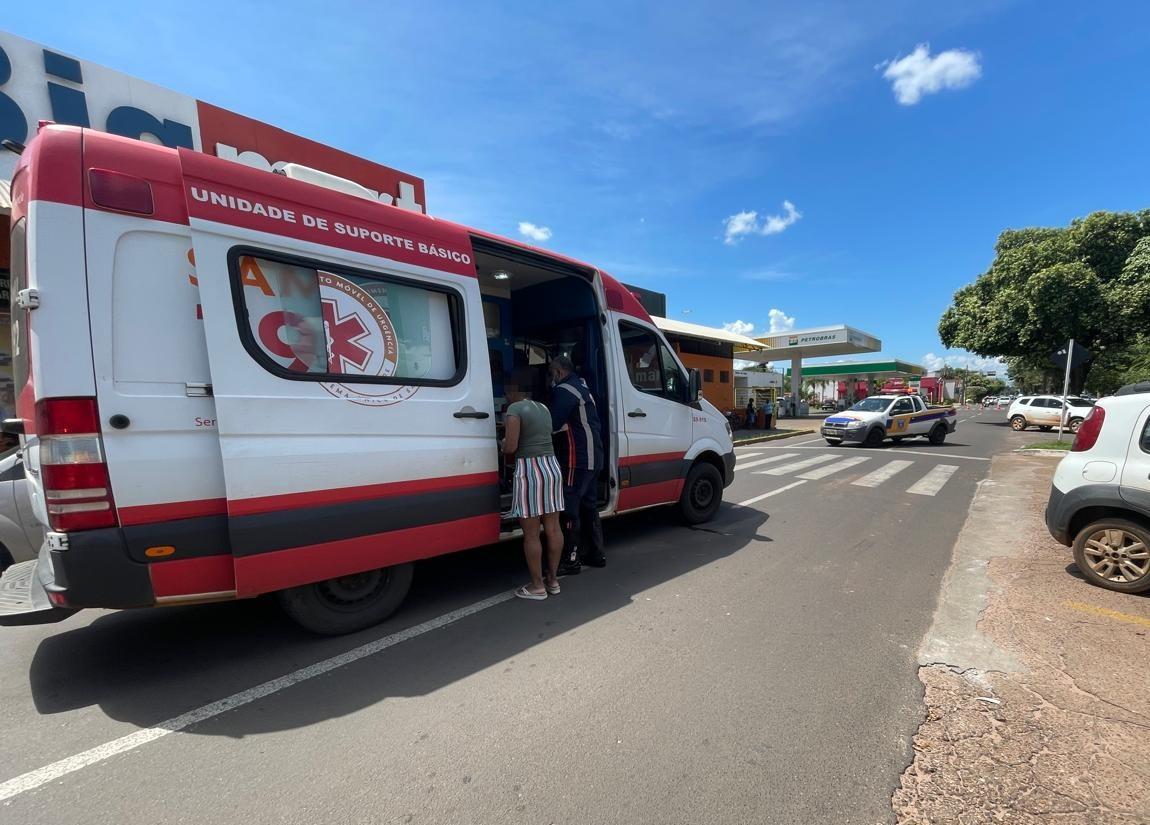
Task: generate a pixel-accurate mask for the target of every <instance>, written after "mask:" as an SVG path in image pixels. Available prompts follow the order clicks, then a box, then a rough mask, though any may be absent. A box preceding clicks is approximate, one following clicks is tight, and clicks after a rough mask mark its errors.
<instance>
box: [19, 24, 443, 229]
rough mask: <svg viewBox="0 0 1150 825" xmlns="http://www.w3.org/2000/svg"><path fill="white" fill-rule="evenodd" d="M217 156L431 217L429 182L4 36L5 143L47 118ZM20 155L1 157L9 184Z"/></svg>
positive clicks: (28, 132) (31, 130) (31, 131)
mask: <svg viewBox="0 0 1150 825" xmlns="http://www.w3.org/2000/svg"><path fill="white" fill-rule="evenodd" d="M42 120H47V121H52V122H54V123H66V124H70V125H73V126H85V127H88V128H91V129H98V130H100V131H103V132H111V133H112V134H115V135H123V136H125V137H130V138H136V139H139V140H145V141H148V142H150V143H157V144H161V145H163V146H171V147H173V148H174V147H180V146H182V147H185V148H188V149H194V150H196V151H198V152H207V153H208V154H213V155H217V156H218V157H222V158H227V159H229V160H233V161H236V162H237V163H243V164H246V165H248V166H252V167H255V168H257V169H264V170H267V171H272V170H273V169H275V168H276V167H277V166H278V165H282V164H285V163H297V164H300V165H303V166H310V167H312V168H314V169H319V170H321V171H323V172H327V173H328V174H332V175H338V176H339V177H341V178H346V179H348V180H351V181H354V182H355V183H358V184H359V185H360V186H362V187H364V188H365V189H367V190H369V191H370V192H371V194H372V196H373V197H375V198H376V199H377V200H379V201H380V202H382V203H387V204H393V205H395V206H399V207H401V208H403V209H408V210H411V211H413V212H425V211H427V210H426V196H425V190H424V183H423V179H422V178H419V177H416V176H415V175H411V174H408V173H407V172H401V171H399V170H398V169H392V168H391V167H390V166H384V165H382V164H379V163H374V162H372V161H369V160H366V159H364V158H360V157H356V156H355V155H352V154H350V153H348V152H344V151H341V150H339V149H336V148H334V147H331V146H325V145H323V144H322V143H317V142H316V141H314V140H309V139H308V138H305V137H300V136H299V135H294V134H292V133H291V132H286V131H284V130H283V129H278V128H276V127H275V126H270V125H268V124H266V123H262V122H260V121H258V120H254V119H252V118H250V117H245V116H244V115H240V114H236V113H235V112H230V111H228V110H227V109H221V108H219V107H218V106H212V105H211V104H209V103H204V102H203V101H201V100H196V99H195V98H191V97H188V96H186V95H182V94H179V93H178V92H173V91H171V90H169V89H164V88H161V87H159V86H156V85H154V84H152V83H147V82H145V81H143V80H138V79H136V78H134V77H130V76H128V75H125V74H121V73H120V72H116V71H113V70H111V69H109V68H106V67H104V66H100V65H98V64H95V63H91V62H89V61H87V60H80V59H79V58H75V57H71V56H69V55H66V54H63V53H61V52H58V51H56V50H54V49H50V48H48V47H46V46H42V45H40V44H38V43H33V42H32V41H30V40H25V39H24V38H22V37H16V36H15V35H12V34H8V33H7V32H0V139H6V140H12V141H15V142H16V143H26V142H27V141H28V140H30V139H31V137H32V136H33V135H35V133H36V128H37V124H38V123H39V122H40V121H42ZM15 166H16V156H15V155H14V154H13V153H11V152H0V178H2V179H4V180H8V179H10V178H11V177H12V172H13V170H14V169H15Z"/></svg>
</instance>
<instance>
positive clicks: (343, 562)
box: [235, 513, 499, 597]
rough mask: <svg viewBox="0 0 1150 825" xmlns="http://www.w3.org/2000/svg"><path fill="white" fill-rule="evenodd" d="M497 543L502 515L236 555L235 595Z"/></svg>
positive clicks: (251, 593) (349, 573)
mask: <svg viewBox="0 0 1150 825" xmlns="http://www.w3.org/2000/svg"><path fill="white" fill-rule="evenodd" d="M498 539H499V514H498V513H492V514H490V515H485V516H474V517H472V518H465V519H459V520H457V521H448V522H444V523H442V524H428V525H426V526H423V527H411V528H408V529H405V530H393V531H391V532H389V533H377V534H375V535H371V536H357V537H356V538H352V539H342V540H340V541H331V542H325V543H323V544H313V545H308V546H304V547H292V548H289V549H287V550H277V551H275V552H273V553H260V554H258V555H254V556H237V557H236V558H235V568H236V595H237V596H240V597H244V596H256V595H259V594H260V593H270V592H272V591H274V590H283V589H284V588H287V587H296V586H298V585H301V584H308V583H310V582H317V581H323V580H324V579H332V578H336V577H337V576H349V575H351V574H353V573H360V572H362V571H364V570H374V569H376V568H379V567H390V566H391V565H394V564H402V563H404V562H409V561H416V560H417V559H426V558H430V557H432V556H438V555H442V554H444V553H451V552H454V551H456V550H466V549H467V548H469V547H479V546H481V545H484V544H491V543H493V542H495V541H498Z"/></svg>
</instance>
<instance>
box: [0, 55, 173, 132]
mask: <svg viewBox="0 0 1150 825" xmlns="http://www.w3.org/2000/svg"><path fill="white" fill-rule="evenodd" d="M27 45H29V46H31V45H32V44H27ZM18 50H19V49H17V50H16V51H18ZM41 52H42V54H43V58H44V74H45V75H46V76H47V78H48V82H47V87H48V106H49V110H50V111H49V112H33V113H32V118H31V120H32V121H33V122H35V121H38V120H41V119H44V120H51V121H53V122H55V123H63V124H67V125H69V126H83V127H85V128H96V129H102V131H105V132H111V133H112V134H114V135H122V136H123V137H129V138H137V139H139V138H142V137H144V136H146V135H151V136H153V137H154V138H155V140H156V141H157V142H159V143H162V144H163V145H164V146H170V147H173V148H175V147H179V146H183V147H186V148H188V149H195V148H196V147H195V140H194V137H193V135H192V127H191V126H188V125H187V124H186V123H180V122H179V121H175V120H167V119H164V120H161V119H160V118H158V117H156V116H155V115H152V114H149V113H148V112H145V111H144V110H143V109H138V108H136V107H135V106H117V107H115V108H113V109H112V110H111V111H109V112H108V115H107V117H106V118H105V122H104V123H103V125H102V127H101V125H100V124H96V125H95V126H93V124H92V122H91V121H92V118H91V115H90V114H89V107H88V97H87V94H86V92H85V90H84V88H83V84H84V73H83V68H82V66H81V65H80V61H79V60H76V59H74V58H71V57H66V56H64V55H62V54H57V53H56V52H52V51H49V50H48V49H42V50H41ZM18 68H19V71H21V72H24V71H28V67H27V66H26V65H20V66H19V67H18ZM19 80H20V78H17V81H19ZM25 80H26V78H25ZM124 81H125V83H126V82H127V81H128V78H124ZM6 85H7V86H8V87H9V89H8V91H14V90H13V88H12V87H13V86H15V85H17V83H15V82H13V66H12V60H11V59H10V58H9V56H8V52H7V51H5V50H4V48H3V47H0V87H3V86H6ZM24 92H25V94H24V95H20V96H21V97H23V96H25V95H26V93H27V84H25V89H24ZM28 133H29V117H28V116H27V115H26V114H25V113H24V110H23V109H21V108H20V104H19V103H17V102H16V100H15V99H13V98H12V97H11V96H10V95H9V94H7V93H6V92H5V91H3V90H0V139H5V140H12V141H15V142H16V143H26V142H27V140H28Z"/></svg>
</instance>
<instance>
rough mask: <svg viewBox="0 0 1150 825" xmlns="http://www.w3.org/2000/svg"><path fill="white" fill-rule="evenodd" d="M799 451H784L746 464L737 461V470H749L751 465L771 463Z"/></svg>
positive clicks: (792, 456)
mask: <svg viewBox="0 0 1150 825" xmlns="http://www.w3.org/2000/svg"><path fill="white" fill-rule="evenodd" d="M797 455H798V453H783V454H781V455H773V456H771V457H770V458H760V459H759V460H758V461H749V462H747V463H746V464H739V463H737V462H736V463H735V472H736V473H737V472H738V471H739V470H749V469H750V468H751V467H759V466H761V465H763V464H770V463H771V462H772V461H782V460H783V459H784V458H794V457H795V456H797Z"/></svg>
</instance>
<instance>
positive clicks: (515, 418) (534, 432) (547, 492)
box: [503, 370, 563, 601]
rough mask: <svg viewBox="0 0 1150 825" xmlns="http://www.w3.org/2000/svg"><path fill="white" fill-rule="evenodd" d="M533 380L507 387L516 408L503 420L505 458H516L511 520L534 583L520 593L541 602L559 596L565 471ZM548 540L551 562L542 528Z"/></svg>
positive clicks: (521, 376)
mask: <svg viewBox="0 0 1150 825" xmlns="http://www.w3.org/2000/svg"><path fill="white" fill-rule="evenodd" d="M531 379H532V376H531V374H530V373H526V372H524V371H523V370H517V371H516V372H515V373H513V375H512V378H511V380H510V381H505V382H504V392H506V394H507V398H508V400H510V401H511V404H510V405H509V406H508V407H507V413H506V415H505V416H504V419H503V425H504V435H503V454H504V455H513V456H515V481H514V487H513V488H512V496H511V515H512V516H514V517H516V518H518V519H519V526H520V527H522V528H523V556H524V558H525V559H526V561H527V572H528V573H530V574H531V581H530V582H529V583H528V584H525V585H523V586H522V587H520V588H519V589H518V590H516V591H515V595H516V596H518V597H519V598H521V599H531V600H534V601H542V600H543V599H546V598H547V596H548V594H550V595H552V596H554V595H556V594H558V593H559V579H558V578H557V576H556V572H557V570H558V567H559V559H560V556H562V554H563V529H562V527H561V526H560V523H559V522H560V519H559V516H560V513H562V512H563V470H562V469H561V468H560V467H559V462H558V461H557V460H556V458H555V448H554V447H553V446H552V443H551V412H550V410H548V409H547V407H545V406H544V405H543V404H540V403H539V402H538V401H534V400H532V398H531V390H530V387H531V384H532V380H531ZM540 521H542V524H543V533H544V535H545V536H546V537H547V561H546V565H544V561H543V547H542V545H541V543H540V541H539V525H540Z"/></svg>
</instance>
